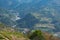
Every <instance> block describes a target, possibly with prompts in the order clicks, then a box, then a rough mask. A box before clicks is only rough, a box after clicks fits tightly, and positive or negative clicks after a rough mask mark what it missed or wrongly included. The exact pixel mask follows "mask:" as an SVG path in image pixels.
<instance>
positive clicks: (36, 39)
mask: <svg viewBox="0 0 60 40" xmlns="http://www.w3.org/2000/svg"><path fill="white" fill-rule="evenodd" d="M30 39H31V40H45V39H44V36H43V34H42V32H41V31H40V30H36V31H34V32H33V33H32V34H31V36H30Z"/></svg>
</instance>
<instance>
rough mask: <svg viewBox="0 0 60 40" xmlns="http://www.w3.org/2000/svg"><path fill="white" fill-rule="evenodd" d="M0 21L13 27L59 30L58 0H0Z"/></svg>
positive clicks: (59, 8)
mask: <svg viewBox="0 0 60 40" xmlns="http://www.w3.org/2000/svg"><path fill="white" fill-rule="evenodd" d="M0 22H2V23H4V24H6V25H8V26H12V27H15V28H27V29H32V30H37V29H39V30H42V31H47V32H50V33H51V32H60V0H26V1H24V0H0Z"/></svg>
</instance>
